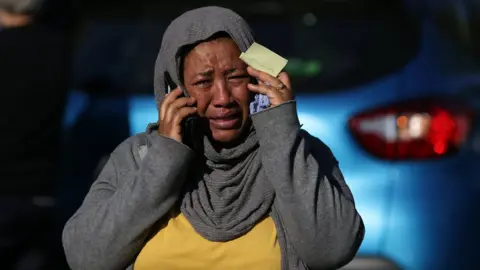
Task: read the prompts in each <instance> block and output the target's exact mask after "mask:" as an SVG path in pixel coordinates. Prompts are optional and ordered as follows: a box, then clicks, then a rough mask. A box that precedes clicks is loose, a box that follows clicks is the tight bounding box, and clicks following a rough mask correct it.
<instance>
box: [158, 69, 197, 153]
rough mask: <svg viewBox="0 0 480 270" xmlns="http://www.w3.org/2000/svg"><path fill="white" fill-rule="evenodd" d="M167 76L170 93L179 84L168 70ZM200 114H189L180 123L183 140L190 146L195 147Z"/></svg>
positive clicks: (167, 89)
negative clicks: (196, 128)
mask: <svg viewBox="0 0 480 270" xmlns="http://www.w3.org/2000/svg"><path fill="white" fill-rule="evenodd" d="M164 78H165V93H166V94H168V93H170V92H171V91H173V90H174V89H175V88H177V85H176V84H175V83H174V82H173V80H172V77H170V74H169V73H168V72H165V73H164ZM180 97H185V94H182V95H181V96H180ZM197 119H198V115H189V116H187V117H186V118H184V119H183V120H182V123H181V124H180V125H181V126H182V133H183V134H182V142H183V143H184V144H185V145H187V146H188V147H190V148H192V149H194V138H196V136H195V134H194V132H195V127H196V123H197V122H198V120H197Z"/></svg>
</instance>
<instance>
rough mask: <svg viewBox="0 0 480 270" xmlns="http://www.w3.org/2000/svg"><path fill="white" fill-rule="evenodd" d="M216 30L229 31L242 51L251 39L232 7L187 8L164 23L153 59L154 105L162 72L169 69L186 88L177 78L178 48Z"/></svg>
mask: <svg viewBox="0 0 480 270" xmlns="http://www.w3.org/2000/svg"><path fill="white" fill-rule="evenodd" d="M219 32H226V33H227V34H229V35H230V37H231V38H232V39H233V40H234V41H235V42H236V43H237V45H238V47H239V48H240V50H241V51H243V52H244V51H246V50H247V49H248V48H249V47H250V45H252V43H253V42H254V36H253V33H252V30H251V29H250V27H249V25H248V24H247V22H246V21H245V20H244V19H243V18H242V17H241V16H240V15H238V14H237V13H235V12H234V11H232V10H230V9H226V8H222V7H216V6H210V7H202V8H198V9H194V10H191V11H188V12H186V13H184V14H182V15H181V16H179V17H178V18H176V19H175V20H174V21H172V23H171V24H170V25H169V26H168V27H167V30H166V31H165V33H164V35H163V39H162V46H161V48H160V52H159V54H158V57H157V61H156V63H155V78H154V88H155V102H156V103H157V107H158V106H159V104H160V102H161V101H162V99H163V96H164V95H165V76H164V74H165V72H168V73H169V74H170V76H171V78H172V81H173V82H174V83H175V84H176V85H179V86H180V87H181V88H182V89H183V90H184V92H185V88H184V86H183V84H182V82H180V64H181V62H180V60H181V59H180V57H181V56H180V55H179V53H180V51H181V49H182V48H183V47H185V46H188V45H192V44H195V43H198V42H201V41H203V40H206V39H208V38H210V37H211V36H213V35H214V34H216V33H219Z"/></svg>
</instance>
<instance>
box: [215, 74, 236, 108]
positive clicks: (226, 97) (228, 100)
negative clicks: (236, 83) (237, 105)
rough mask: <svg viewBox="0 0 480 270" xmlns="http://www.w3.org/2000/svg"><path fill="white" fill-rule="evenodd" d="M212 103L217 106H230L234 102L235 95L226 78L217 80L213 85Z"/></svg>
mask: <svg viewBox="0 0 480 270" xmlns="http://www.w3.org/2000/svg"><path fill="white" fill-rule="evenodd" d="M212 90H213V98H212V104H213V106H215V107H229V106H230V105H231V104H233V102H234V101H233V96H232V93H231V91H230V89H229V88H228V86H227V83H226V82H225V80H217V81H216V82H215V84H214V86H213V89H212Z"/></svg>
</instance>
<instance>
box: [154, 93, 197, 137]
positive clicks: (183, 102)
mask: <svg viewBox="0 0 480 270" xmlns="http://www.w3.org/2000/svg"><path fill="white" fill-rule="evenodd" d="M182 94H183V92H182V90H181V89H180V88H179V87H177V88H176V89H175V90H173V91H172V92H170V93H169V94H167V95H166V96H165V98H164V99H163V101H162V103H161V105H160V111H159V120H158V125H159V128H158V133H159V134H160V135H162V136H165V137H169V138H172V139H174V140H176V141H178V142H182V126H181V123H182V120H183V119H184V118H186V117H187V116H189V115H193V114H195V113H196V112H197V107H192V106H193V105H195V103H196V100H195V99H194V98H193V97H183V96H182Z"/></svg>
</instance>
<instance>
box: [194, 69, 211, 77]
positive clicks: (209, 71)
mask: <svg viewBox="0 0 480 270" xmlns="http://www.w3.org/2000/svg"><path fill="white" fill-rule="evenodd" d="M212 74H213V69H208V70H205V71H202V72H199V73H198V74H197V75H200V76H203V77H208V76H212Z"/></svg>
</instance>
